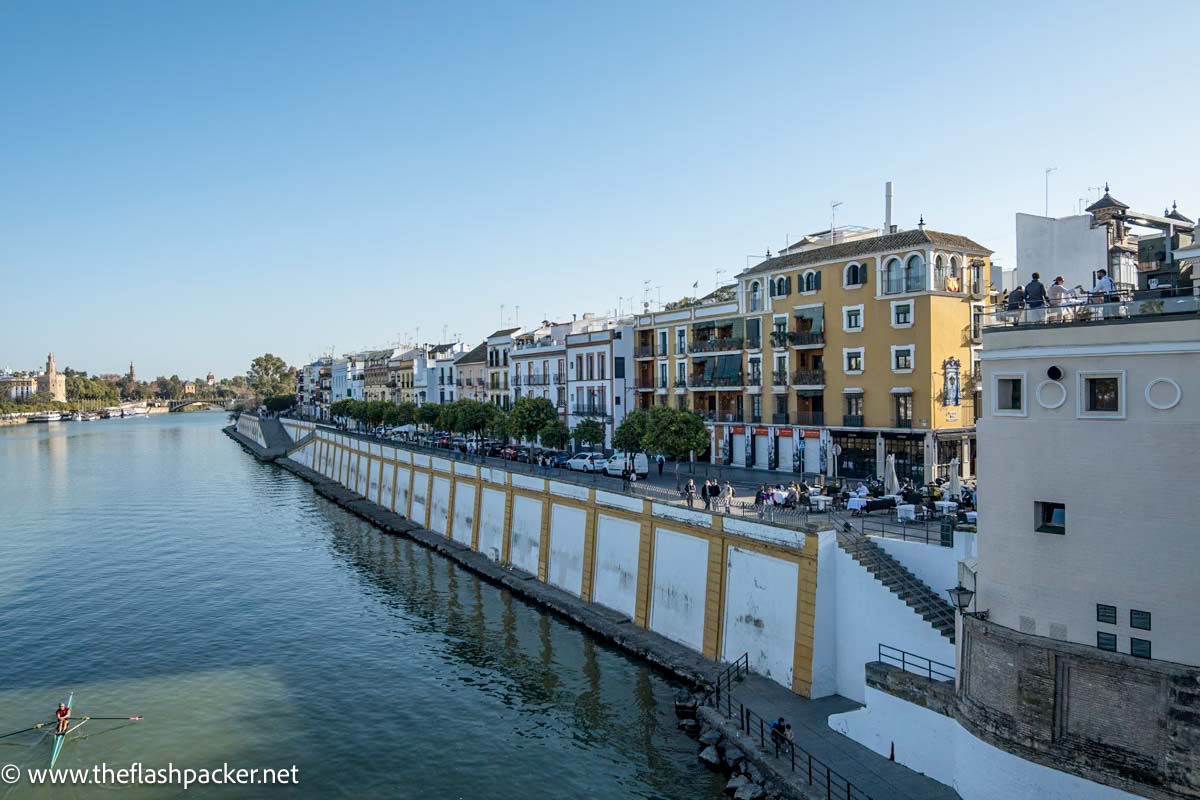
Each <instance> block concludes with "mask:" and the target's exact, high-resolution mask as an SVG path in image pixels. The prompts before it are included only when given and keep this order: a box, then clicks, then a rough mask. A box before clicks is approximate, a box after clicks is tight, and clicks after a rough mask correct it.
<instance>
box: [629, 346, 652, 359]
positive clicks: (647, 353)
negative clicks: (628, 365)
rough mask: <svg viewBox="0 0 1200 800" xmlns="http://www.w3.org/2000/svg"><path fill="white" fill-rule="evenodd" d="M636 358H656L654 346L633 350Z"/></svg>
mask: <svg viewBox="0 0 1200 800" xmlns="http://www.w3.org/2000/svg"><path fill="white" fill-rule="evenodd" d="M633 357H634V358H654V346H653V345H651V346H648V347H647V346H643V347H635V348H633Z"/></svg>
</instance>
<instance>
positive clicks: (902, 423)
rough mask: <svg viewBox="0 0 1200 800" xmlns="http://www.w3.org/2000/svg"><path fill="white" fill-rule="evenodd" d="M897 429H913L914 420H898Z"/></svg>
mask: <svg viewBox="0 0 1200 800" xmlns="http://www.w3.org/2000/svg"><path fill="white" fill-rule="evenodd" d="M895 427H897V428H912V419H911V418H909V419H898V420H896V424H895Z"/></svg>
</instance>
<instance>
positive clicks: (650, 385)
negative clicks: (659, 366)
mask: <svg viewBox="0 0 1200 800" xmlns="http://www.w3.org/2000/svg"><path fill="white" fill-rule="evenodd" d="M656 383H657V381H655V380H654V378H638V379H637V381H636V382H635V383H634V386H636V387H637V388H638V389H639V390H641V391H643V392H647V391H651V390H653V389H654V386H655V384H656Z"/></svg>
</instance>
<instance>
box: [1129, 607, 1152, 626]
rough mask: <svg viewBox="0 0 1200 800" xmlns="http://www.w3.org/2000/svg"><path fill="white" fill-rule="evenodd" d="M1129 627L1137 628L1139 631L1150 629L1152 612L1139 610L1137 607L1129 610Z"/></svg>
mask: <svg viewBox="0 0 1200 800" xmlns="http://www.w3.org/2000/svg"><path fill="white" fill-rule="evenodd" d="M1129 627H1131V628H1137V629H1138V630H1139V631H1148V630H1150V612H1149V611H1138V610H1136V609H1130V610H1129Z"/></svg>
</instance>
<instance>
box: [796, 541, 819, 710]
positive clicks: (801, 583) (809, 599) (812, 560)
mask: <svg viewBox="0 0 1200 800" xmlns="http://www.w3.org/2000/svg"><path fill="white" fill-rule="evenodd" d="M798 564H799V567H800V569H799V574H798V576H797V581H796V645H795V654H794V657H793V661H792V691H793V692H795V693H796V694H800V695H804V696H805V697H808V696H810V695H811V694H812V678H813V663H812V662H813V640H814V636H815V633H816V621H817V537H816V536H815V535H813V534H807V535H806V536H805V541H804V551H803V552H802V553H801V555H800V558H799V561H798Z"/></svg>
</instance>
